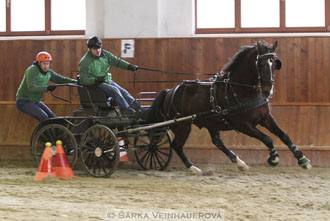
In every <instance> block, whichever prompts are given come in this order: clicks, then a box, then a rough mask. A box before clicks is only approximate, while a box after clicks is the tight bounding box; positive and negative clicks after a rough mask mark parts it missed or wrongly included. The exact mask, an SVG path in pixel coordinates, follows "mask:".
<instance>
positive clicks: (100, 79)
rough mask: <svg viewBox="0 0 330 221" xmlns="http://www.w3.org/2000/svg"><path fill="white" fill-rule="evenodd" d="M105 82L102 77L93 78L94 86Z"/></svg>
mask: <svg viewBox="0 0 330 221" xmlns="http://www.w3.org/2000/svg"><path fill="white" fill-rule="evenodd" d="M104 81H105V79H104V77H98V78H95V83H96V84H101V83H103V82H104Z"/></svg>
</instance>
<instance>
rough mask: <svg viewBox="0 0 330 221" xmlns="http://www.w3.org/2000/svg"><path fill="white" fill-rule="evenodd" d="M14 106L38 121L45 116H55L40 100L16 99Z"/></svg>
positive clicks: (45, 117)
mask: <svg viewBox="0 0 330 221" xmlns="http://www.w3.org/2000/svg"><path fill="white" fill-rule="evenodd" d="M16 107H17V109H18V110H20V111H22V112H23V113H25V114H27V115H29V116H30V117H33V118H34V119H36V120H38V121H39V122H41V121H43V120H45V119H47V118H52V117H56V115H55V114H54V113H53V112H52V111H51V110H50V109H49V108H48V107H47V106H46V105H45V104H44V103H42V102H41V101H39V102H38V103H34V102H32V101H27V100H17V101H16Z"/></svg>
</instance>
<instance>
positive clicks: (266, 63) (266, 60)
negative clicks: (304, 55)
mask: <svg viewBox="0 0 330 221" xmlns="http://www.w3.org/2000/svg"><path fill="white" fill-rule="evenodd" d="M256 47H257V50H258V55H257V58H256V69H257V75H258V82H259V83H258V84H259V85H258V86H259V87H260V88H261V91H262V94H263V95H264V96H265V97H266V98H268V97H270V96H272V94H273V93H274V78H275V70H280V69H281V66H282V63H281V61H280V59H279V58H278V57H277V56H276V54H275V50H276V48H277V41H275V43H274V44H273V46H272V47H269V46H267V45H266V44H265V42H263V41H258V42H257V46H256Z"/></svg>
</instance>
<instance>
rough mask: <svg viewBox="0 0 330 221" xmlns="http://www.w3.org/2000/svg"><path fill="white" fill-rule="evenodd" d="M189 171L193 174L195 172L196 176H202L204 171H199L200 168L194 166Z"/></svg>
mask: <svg viewBox="0 0 330 221" xmlns="http://www.w3.org/2000/svg"><path fill="white" fill-rule="evenodd" d="M189 169H190V170H191V172H193V173H194V174H201V173H202V170H201V169H199V168H198V167H196V166H194V165H192V166H191V167H189Z"/></svg>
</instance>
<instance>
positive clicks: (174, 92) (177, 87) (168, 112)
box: [166, 82, 184, 117]
mask: <svg viewBox="0 0 330 221" xmlns="http://www.w3.org/2000/svg"><path fill="white" fill-rule="evenodd" d="M182 84H184V82H181V83H180V84H178V85H177V86H176V87H175V88H174V90H173V94H172V97H171V101H170V106H169V108H168V110H167V114H166V116H167V117H169V116H170V110H171V108H173V110H174V112H175V114H176V115H180V113H179V112H178V111H177V109H176V108H175V105H174V96H175V94H176V92H177V90H178V89H179V87H181V85H182Z"/></svg>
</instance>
